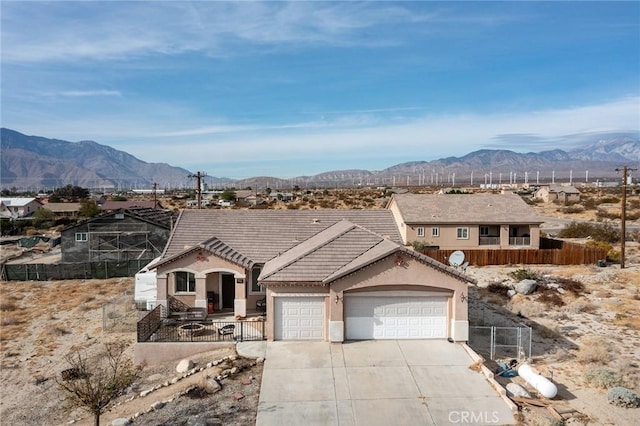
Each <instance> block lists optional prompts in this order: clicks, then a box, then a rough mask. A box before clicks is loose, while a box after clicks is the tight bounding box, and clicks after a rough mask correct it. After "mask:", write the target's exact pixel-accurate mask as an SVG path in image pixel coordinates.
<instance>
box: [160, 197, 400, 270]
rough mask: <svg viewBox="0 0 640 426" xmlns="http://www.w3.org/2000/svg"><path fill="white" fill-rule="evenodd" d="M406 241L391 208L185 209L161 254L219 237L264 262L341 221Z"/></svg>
mask: <svg viewBox="0 0 640 426" xmlns="http://www.w3.org/2000/svg"><path fill="white" fill-rule="evenodd" d="M343 219H345V220H348V221H350V222H352V223H353V224H357V225H360V226H362V227H364V228H367V229H369V230H370V231H372V232H374V233H376V234H378V235H379V236H381V237H385V238H389V239H391V240H392V241H395V242H398V243H400V242H401V241H402V240H401V238H400V234H399V232H398V228H397V226H396V224H395V221H394V219H393V216H392V214H391V212H390V211H389V210H332V209H322V210H213V209H211V210H209V209H202V210H191V209H189V210H183V211H182V212H181V213H180V216H179V217H178V220H177V222H176V224H175V227H174V231H173V232H172V234H171V237H170V238H169V242H168V243H167V246H166V248H165V252H164V254H163V257H169V256H173V255H175V254H177V253H180V252H182V251H184V250H185V249H188V248H189V247H193V246H195V245H197V244H199V243H200V242H202V241H204V240H206V239H208V238H211V237H217V238H218V239H219V240H220V241H223V242H224V243H225V244H227V245H229V246H230V247H233V248H234V249H235V250H237V251H238V252H239V253H242V254H243V255H245V256H247V257H248V258H249V259H251V260H252V261H253V262H254V263H266V262H267V261H269V260H270V259H272V258H274V257H275V256H278V255H279V254H281V253H284V252H286V251H287V250H289V249H291V248H292V247H294V246H296V245H298V244H300V243H301V242H303V241H305V240H307V239H308V238H310V237H312V236H314V235H316V234H317V233H319V232H320V231H323V230H325V229H327V228H329V227H331V226H333V225H334V224H336V223H337V222H340V221H341V220H343Z"/></svg>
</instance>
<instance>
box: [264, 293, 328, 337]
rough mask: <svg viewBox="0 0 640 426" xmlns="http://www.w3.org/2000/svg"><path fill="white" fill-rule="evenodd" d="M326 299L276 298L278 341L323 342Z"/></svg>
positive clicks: (276, 333)
mask: <svg viewBox="0 0 640 426" xmlns="http://www.w3.org/2000/svg"><path fill="white" fill-rule="evenodd" d="M324 301H325V297H276V298H275V339H276V340H323V339H324V324H325V321H324Z"/></svg>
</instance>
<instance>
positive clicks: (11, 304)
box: [0, 298, 18, 312]
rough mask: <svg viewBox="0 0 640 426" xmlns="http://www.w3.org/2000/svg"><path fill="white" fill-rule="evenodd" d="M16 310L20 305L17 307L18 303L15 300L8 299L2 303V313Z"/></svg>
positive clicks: (0, 306) (0, 308) (0, 305)
mask: <svg viewBox="0 0 640 426" xmlns="http://www.w3.org/2000/svg"><path fill="white" fill-rule="evenodd" d="M16 309H18V305H16V302H15V301H14V300H13V299H9V298H7V299H5V300H3V301H1V302H0V311H2V312H11V311H15V310H16Z"/></svg>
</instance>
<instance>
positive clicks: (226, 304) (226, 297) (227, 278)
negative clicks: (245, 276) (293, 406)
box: [222, 274, 236, 309]
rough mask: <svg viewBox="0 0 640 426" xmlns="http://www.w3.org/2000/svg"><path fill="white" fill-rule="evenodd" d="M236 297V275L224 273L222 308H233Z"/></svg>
mask: <svg viewBox="0 0 640 426" xmlns="http://www.w3.org/2000/svg"><path fill="white" fill-rule="evenodd" d="M235 298H236V277H235V276H234V275H232V274H222V309H231V308H233V301H234V299H235Z"/></svg>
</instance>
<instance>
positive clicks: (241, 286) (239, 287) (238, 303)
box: [233, 274, 247, 318]
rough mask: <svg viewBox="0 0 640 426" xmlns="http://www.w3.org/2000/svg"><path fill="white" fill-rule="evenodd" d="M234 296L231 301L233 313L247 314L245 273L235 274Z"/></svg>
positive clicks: (242, 316) (240, 315)
mask: <svg viewBox="0 0 640 426" xmlns="http://www.w3.org/2000/svg"><path fill="white" fill-rule="evenodd" d="M235 279H236V298H235V299H234V301H233V314H234V315H235V316H236V317H241V318H244V317H246V316H247V278H246V276H245V275H238V274H236V275H235Z"/></svg>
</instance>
